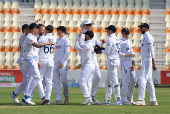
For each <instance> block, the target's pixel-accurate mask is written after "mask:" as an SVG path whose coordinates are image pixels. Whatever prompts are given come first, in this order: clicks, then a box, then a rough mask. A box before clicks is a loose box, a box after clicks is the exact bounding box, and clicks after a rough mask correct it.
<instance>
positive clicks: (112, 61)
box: [10, 19, 158, 106]
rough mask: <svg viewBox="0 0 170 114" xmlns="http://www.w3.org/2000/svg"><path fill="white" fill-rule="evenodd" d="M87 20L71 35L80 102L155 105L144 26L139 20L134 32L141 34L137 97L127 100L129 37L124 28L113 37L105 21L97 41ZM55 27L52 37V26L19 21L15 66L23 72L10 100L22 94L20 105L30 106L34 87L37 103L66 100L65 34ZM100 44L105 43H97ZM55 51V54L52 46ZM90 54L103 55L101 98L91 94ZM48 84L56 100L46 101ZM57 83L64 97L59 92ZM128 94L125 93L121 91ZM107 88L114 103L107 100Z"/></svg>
mask: <svg viewBox="0 0 170 114" xmlns="http://www.w3.org/2000/svg"><path fill="white" fill-rule="evenodd" d="M94 24H95V23H92V22H91V21H90V20H89V19H86V20H84V22H83V23H82V24H81V25H80V27H81V28H83V30H82V31H80V33H78V35H77V37H76V38H75V39H76V40H75V49H76V50H78V51H79V55H80V57H81V62H80V64H79V65H77V66H76V67H77V69H81V73H80V77H79V84H80V88H81V91H82V93H83V95H84V97H85V99H84V101H83V102H81V103H80V104H81V105H97V104H98V105H113V106H114V105H115V106H121V105H141V106H144V105H147V106H158V103H157V100H156V95H155V88H154V84H153V80H152V70H154V71H155V70H156V65H155V55H154V39H153V37H152V35H151V34H150V33H149V25H148V24H147V23H142V24H141V25H139V26H138V27H140V31H141V33H142V34H143V39H142V41H141V58H142V68H141V74H140V77H139V80H138V87H139V93H138V101H137V102H133V93H134V90H135V85H136V83H137V79H136V73H135V59H134V58H135V57H136V56H135V55H134V53H133V46H132V41H130V40H129V34H130V31H129V29H128V28H123V29H122V39H120V40H119V39H118V38H117V37H116V34H115V32H116V27H115V26H114V25H110V26H108V27H107V28H105V29H107V35H108V38H106V39H107V40H106V39H103V40H101V41H99V40H98V38H97V36H96V34H95V33H93V32H92V31H91V28H92V26H93V25H94ZM55 29H57V35H58V38H56V37H53V36H52V33H53V30H54V27H53V26H52V25H48V26H46V27H45V26H44V25H43V24H40V22H39V21H37V23H31V24H30V25H28V24H24V25H23V26H22V32H23V34H21V36H20V38H19V45H20V52H21V53H20V58H19V59H18V61H17V62H18V64H19V66H20V68H21V71H22V73H23V75H24V79H23V81H22V82H21V84H20V85H19V87H18V88H17V89H16V90H15V91H13V92H12V93H11V94H10V95H11V97H12V99H13V101H14V102H15V103H19V100H18V95H19V94H20V93H21V92H23V99H22V102H21V104H22V105H24V106H27V105H36V104H35V103H34V102H33V101H32V98H33V95H34V89H35V87H36V86H37V87H38V90H39V95H40V99H41V103H40V104H41V105H61V104H68V103H69V92H68V83H67V75H68V56H69V53H70V41H69V39H68V38H67V37H66V34H68V33H67V31H66V27H64V26H59V27H58V28H55ZM105 43H106V47H105V48H103V45H104V44H105ZM54 49H55V54H53V50H54ZM95 54H105V55H107V77H106V81H105V99H104V101H102V102H99V101H98V100H97V98H96V97H95V96H96V93H97V90H98V88H99V84H100V79H101V72H100V67H99V64H98V61H97V58H96V56H95ZM119 67H120V71H121V76H122V97H121V95H120V84H119V81H118V76H117V70H118V68H119ZM52 82H53V86H54V91H55V96H56V100H55V101H54V102H52V101H51V100H50V98H51V91H52ZM61 84H62V87H63V94H64V96H65V100H64V102H63V100H62V95H61ZM146 86H147V88H148V91H149V93H150V102H149V103H147V104H145V89H146ZM128 88H129V92H128V95H127V91H128ZM112 92H113V94H114V98H115V102H113V103H111V102H110V101H111V98H112V97H111V96H112Z"/></svg>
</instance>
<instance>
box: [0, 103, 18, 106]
mask: <svg viewBox="0 0 170 114" xmlns="http://www.w3.org/2000/svg"><path fill="white" fill-rule="evenodd" d="M5 105H8V106H9V105H10V106H20V105H21V103H20V104H16V103H0V106H5Z"/></svg>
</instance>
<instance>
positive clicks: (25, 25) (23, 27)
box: [22, 24, 29, 32]
mask: <svg viewBox="0 0 170 114" xmlns="http://www.w3.org/2000/svg"><path fill="white" fill-rule="evenodd" d="M24 29H29V25H28V24H24V25H22V32H24Z"/></svg>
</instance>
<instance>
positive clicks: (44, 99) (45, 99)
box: [40, 97, 47, 105]
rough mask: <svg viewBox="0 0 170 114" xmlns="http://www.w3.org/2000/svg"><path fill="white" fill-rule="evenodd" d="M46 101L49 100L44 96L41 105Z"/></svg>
mask: <svg viewBox="0 0 170 114" xmlns="http://www.w3.org/2000/svg"><path fill="white" fill-rule="evenodd" d="M46 101H47V98H45V97H43V98H42V99H41V103H40V105H44V104H45V103H46Z"/></svg>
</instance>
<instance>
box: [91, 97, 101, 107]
mask: <svg viewBox="0 0 170 114" xmlns="http://www.w3.org/2000/svg"><path fill="white" fill-rule="evenodd" d="M92 101H93V102H92V103H90V105H96V104H99V101H98V100H97V99H96V97H95V96H92Z"/></svg>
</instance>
